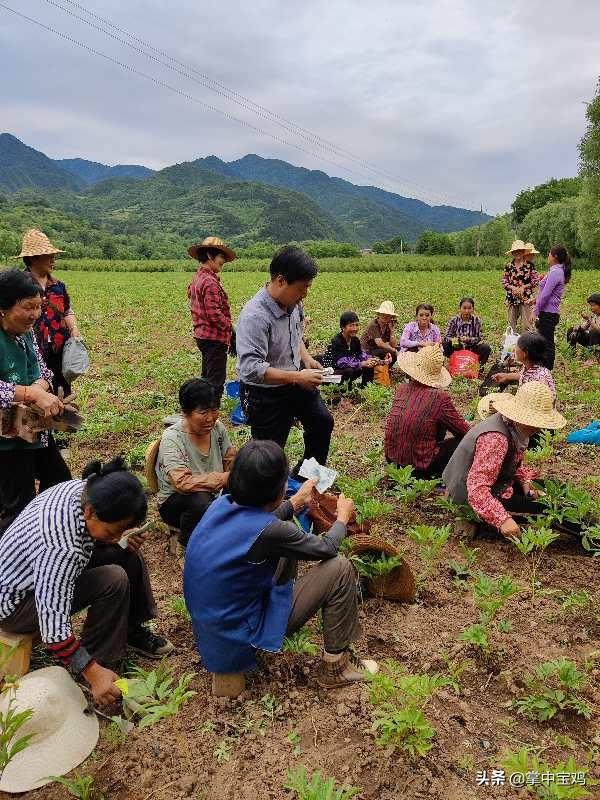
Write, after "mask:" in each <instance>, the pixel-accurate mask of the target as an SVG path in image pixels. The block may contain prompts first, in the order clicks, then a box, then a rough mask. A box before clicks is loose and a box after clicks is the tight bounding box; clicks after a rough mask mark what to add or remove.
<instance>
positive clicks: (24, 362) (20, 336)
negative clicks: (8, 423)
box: [0, 269, 71, 536]
mask: <svg viewBox="0 0 600 800" xmlns="http://www.w3.org/2000/svg"><path fill="white" fill-rule="evenodd" d="M41 291H42V290H41V288H40V286H39V284H37V283H36V282H35V281H34V280H33V279H32V277H31V276H30V275H29V274H28V273H26V272H22V271H21V270H17V269H7V270H2V271H1V272H0V412H5V413H4V415H3V416H4V417H5V418H6V417H7V415H8V412H10V410H11V408H12V406H13V404H14V403H21V404H24V405H27V406H35V408H36V410H38V412H39V414H40V416H42V417H44V418H45V419H46V420H48V419H49V418H50V417H53V416H56V414H59V413H60V412H61V410H62V408H63V404H62V402H61V401H60V400H59V399H58V397H56V395H54V394H52V392H51V387H52V380H53V375H52V372H51V371H50V370H49V369H48V367H47V366H46V364H45V363H44V360H43V358H42V356H41V355H40V351H39V348H38V345H37V341H36V339H35V336H34V334H33V327H34V325H35V323H36V320H37V319H38V317H39V316H40V313H41V310H42V301H41V299H40V292H41ZM1 415H2V414H1V413H0V416H1ZM70 478H71V473H70V471H69V468H68V467H67V465H66V464H65V462H64V460H63V457H62V456H61V454H60V451H59V450H58V448H57V446H56V444H55V442H54V438H53V436H52V434H51V433H49V432H47V431H43V432H42V433H38V434H37V435H36V436H35V439H34V441H32V442H30V441H26V440H25V439H22V438H20V437H18V436H14V437H12V438H5V437H2V438H0V536H1V535H2V533H3V532H4V531H5V530H6V528H7V527H8V526H9V525H10V524H11V522H12V521H13V520H14V519H15V517H16V516H17V515H18V514H20V513H21V511H22V510H23V509H24V508H25V506H26V505H27V503H29V502H30V501H31V500H33V498H34V497H35V492H36V481H39V491H40V492H43V491H44V489H47V488H48V487H50V486H54V485H55V484H56V483H60V482H61V481H68V480H70Z"/></svg>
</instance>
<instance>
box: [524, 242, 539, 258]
mask: <svg viewBox="0 0 600 800" xmlns="http://www.w3.org/2000/svg"><path fill="white" fill-rule="evenodd" d="M525 250H527V255H529V256H539V254H540V251H539V250H536V249H535V245H534V244H533V243H532V242H525Z"/></svg>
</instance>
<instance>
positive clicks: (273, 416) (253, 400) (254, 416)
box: [240, 383, 333, 464]
mask: <svg viewBox="0 0 600 800" xmlns="http://www.w3.org/2000/svg"><path fill="white" fill-rule="evenodd" d="M240 399H241V402H242V408H243V409H244V413H245V414H246V418H247V420H248V422H249V424H250V430H251V433H252V438H253V439H272V440H273V441H274V442H277V444H278V445H280V446H281V447H285V444H286V442H287V438H288V436H289V433H290V430H291V428H292V425H293V424H294V420H296V419H299V420H300V422H301V423H302V427H303V428H304V456H303V459H305V458H312V457H313V456H314V458H316V460H317V461H318V462H319V464H325V463H326V461H327V456H328V454H329V443H330V442H331V433H332V431H333V417H332V416H331V413H330V412H329V411H328V409H327V406H326V405H325V403H324V402H323V400H322V399H321V395H320V394H319V392H318V390H317V389H314V390H312V391H311V390H307V389H301V388H300V387H299V386H291V385H289V386H276V387H274V388H273V389H264V388H262V387H261V386H250V385H248V384H244V383H242V384H241V385H240Z"/></svg>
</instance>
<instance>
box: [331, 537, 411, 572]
mask: <svg viewBox="0 0 600 800" xmlns="http://www.w3.org/2000/svg"><path fill="white" fill-rule="evenodd" d="M342 544H343V547H340V552H341V553H342V554H343V555H345V556H346V557H347V558H348V560H349V561H351V562H352V564H353V565H354V567H355V569H356V571H357V572H358V574H359V575H360V576H361V577H363V578H366V579H367V580H369V579H374V578H384V577H385V576H386V575H389V574H390V572H393V570H395V569H396V568H397V567H399V566H401V565H402V556H401V555H397V556H388V555H386V553H382V552H364V553H361V554H360V555H359V554H354V553H353V545H352V540H351V539H345V540H344V542H343V543H342Z"/></svg>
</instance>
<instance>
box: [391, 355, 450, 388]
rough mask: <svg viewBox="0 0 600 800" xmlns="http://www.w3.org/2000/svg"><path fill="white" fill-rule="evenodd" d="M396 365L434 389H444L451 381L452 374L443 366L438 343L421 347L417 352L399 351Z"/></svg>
mask: <svg viewBox="0 0 600 800" xmlns="http://www.w3.org/2000/svg"><path fill="white" fill-rule="evenodd" d="M398 366H399V367H400V369H401V370H402V371H403V372H406V374H407V375H409V376H410V377H411V378H414V380H416V381H418V382H419V383H424V384H425V386H432V387H433V388H434V389H444V388H445V387H446V386H449V385H450V383H451V382H452V376H451V375H450V373H449V372H448V370H447V369H446V367H445V366H444V354H443V353H442V351H441V349H440V347H439V346H438V345H432V346H431V347H423V348H421V350H420V351H419V352H418V353H400V354H399V356H398Z"/></svg>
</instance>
